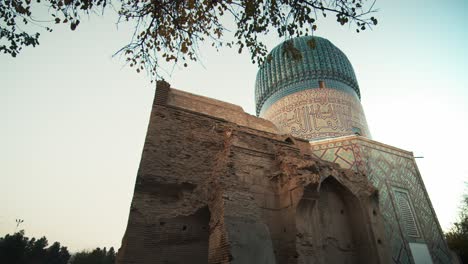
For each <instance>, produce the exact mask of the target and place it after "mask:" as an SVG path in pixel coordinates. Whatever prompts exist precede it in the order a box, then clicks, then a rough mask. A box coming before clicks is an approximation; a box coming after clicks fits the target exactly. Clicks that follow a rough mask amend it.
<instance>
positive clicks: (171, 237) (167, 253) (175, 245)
mask: <svg viewBox="0 0 468 264" xmlns="http://www.w3.org/2000/svg"><path fill="white" fill-rule="evenodd" d="M210 220H211V213H210V210H209V208H208V206H204V207H202V208H199V209H198V210H197V211H195V212H193V213H192V214H190V215H179V216H176V217H172V218H160V219H158V222H156V223H155V224H156V225H158V223H159V226H157V228H156V229H155V230H154V233H151V234H149V235H148V236H147V237H145V241H148V242H145V243H147V244H145V247H146V246H151V249H150V248H148V250H151V252H152V253H153V254H152V255H151V259H148V261H142V262H148V263H166V262H164V261H165V260H170V263H190V264H206V263H208V251H209V238H210V232H209V229H210ZM163 223H164V226H162V224H163ZM155 238H156V239H155ZM145 250H146V248H145ZM167 263H169V262H167Z"/></svg>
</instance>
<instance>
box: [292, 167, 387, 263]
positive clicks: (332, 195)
mask: <svg viewBox="0 0 468 264" xmlns="http://www.w3.org/2000/svg"><path fill="white" fill-rule="evenodd" d="M369 224H370V223H369V218H368V217H367V208H366V209H364V208H363V205H362V203H361V202H360V200H359V199H358V197H356V196H355V195H354V194H353V193H352V192H351V191H349V189H348V188H347V187H346V186H344V185H343V184H341V183H340V182H339V181H337V180H336V179H335V178H334V177H332V176H330V177H327V178H326V179H325V180H323V181H322V182H321V183H320V186H316V185H308V186H306V187H305V188H304V193H303V196H302V198H301V200H300V201H299V203H298V204H297V208H296V230H297V234H296V251H297V253H298V263H304V264H306V263H307V264H312V263H327V264H334V263H336V264H354V263H356V264H357V263H378V262H379V261H378V260H377V259H375V257H376V254H375V253H376V252H373V251H374V250H375V248H374V247H373V246H372V241H371V238H370V235H369V233H368V226H369Z"/></svg>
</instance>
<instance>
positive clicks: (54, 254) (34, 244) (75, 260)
mask: <svg viewBox="0 0 468 264" xmlns="http://www.w3.org/2000/svg"><path fill="white" fill-rule="evenodd" d="M115 256H116V253H115V251H114V248H113V247H111V248H110V249H106V248H103V249H101V248H95V249H94V250H92V251H87V250H84V251H80V252H78V253H75V254H71V253H70V252H69V251H68V249H67V247H65V246H62V245H61V244H60V243H59V242H54V243H53V244H52V245H49V242H48V240H47V238H46V237H41V238H39V239H36V238H34V237H33V238H28V237H26V236H25V234H24V231H23V230H22V231H19V232H16V233H14V234H12V235H10V234H7V235H5V236H4V237H1V238H0V263H8V264H33V263H34V264H114V263H115Z"/></svg>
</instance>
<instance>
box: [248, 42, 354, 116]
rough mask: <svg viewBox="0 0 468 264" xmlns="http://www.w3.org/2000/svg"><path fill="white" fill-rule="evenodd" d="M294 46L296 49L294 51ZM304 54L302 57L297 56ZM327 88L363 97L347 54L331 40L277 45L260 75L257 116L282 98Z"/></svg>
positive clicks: (257, 87) (257, 90)
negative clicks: (313, 89)
mask: <svg viewBox="0 0 468 264" xmlns="http://www.w3.org/2000/svg"><path fill="white" fill-rule="evenodd" d="M291 47H293V48H292V49H291ZM299 53H300V56H297V55H298V54H299ZM319 81H325V82H326V84H327V87H330V88H334V89H338V90H343V91H346V92H348V93H353V94H355V95H356V96H357V97H358V98H359V99H360V98H361V95H360V91H359V85H358V82H357V80H356V75H355V74H354V70H353V67H352V66H351V63H350V62H349V60H348V58H347V57H346V55H345V54H344V53H343V52H342V51H341V50H340V49H338V48H337V47H336V46H335V45H333V44H332V43H331V42H330V41H328V40H327V39H324V38H321V37H315V36H314V37H312V36H304V37H298V38H293V39H290V40H288V41H285V42H283V43H281V44H279V45H278V46H276V47H275V48H274V49H273V50H272V51H271V52H270V54H269V55H268V56H267V60H266V61H265V63H264V64H263V65H262V66H261V67H260V69H259V71H258V73H257V80H256V84H255V103H256V110H257V115H259V114H260V112H261V111H262V109H264V108H266V107H269V106H270V105H271V104H273V103H274V102H276V101H277V100H279V99H281V98H282V97H284V96H286V95H289V94H292V93H295V92H298V91H302V90H305V89H311V88H318V87H319V86H318V82H319Z"/></svg>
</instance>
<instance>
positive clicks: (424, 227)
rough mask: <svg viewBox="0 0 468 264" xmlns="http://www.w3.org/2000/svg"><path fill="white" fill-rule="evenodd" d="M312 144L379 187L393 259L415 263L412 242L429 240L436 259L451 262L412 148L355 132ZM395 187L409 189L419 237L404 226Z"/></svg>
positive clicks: (323, 156)
mask: <svg viewBox="0 0 468 264" xmlns="http://www.w3.org/2000/svg"><path fill="white" fill-rule="evenodd" d="M311 145H312V150H313V152H314V154H315V155H316V156H317V157H318V158H321V159H324V160H327V161H332V162H336V163H338V164H340V166H341V167H343V168H349V169H353V170H355V171H359V172H362V173H365V174H366V175H367V176H368V178H369V180H370V181H371V182H372V184H373V185H374V186H375V187H376V188H377V189H378V190H379V203H380V210H381V212H382V214H383V220H384V228H385V233H386V236H387V241H389V243H391V255H392V259H393V262H394V263H413V259H412V256H411V252H410V248H409V243H410V242H419V243H426V244H427V246H428V248H429V251H430V253H431V256H432V260H433V262H434V263H451V259H450V255H449V251H448V247H447V244H446V243H445V240H444V238H443V233H442V230H441V228H440V225H439V223H438V221H437V218H436V216H435V212H434V209H433V208H432V205H431V202H430V200H429V196H428V195H427V192H426V189H425V187H424V184H423V181H422V179H421V175H420V174H419V170H418V168H417V166H416V162H415V161H414V158H413V155H412V153H411V152H407V151H404V150H400V149H397V148H394V147H391V146H388V145H384V144H382V143H379V142H376V141H372V140H368V139H364V138H362V137H356V136H349V137H340V138H335V139H331V140H323V141H317V142H311ZM395 189H399V190H405V191H406V192H407V194H408V197H409V199H410V202H411V204H412V205H413V209H414V211H415V220H416V224H417V226H418V229H419V230H420V231H421V232H420V237H410V236H408V235H407V232H405V230H404V229H403V228H404V223H403V218H402V217H403V216H402V215H400V211H399V210H398V209H397V208H398V207H397V204H396V203H395V202H396V199H395Z"/></svg>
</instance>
